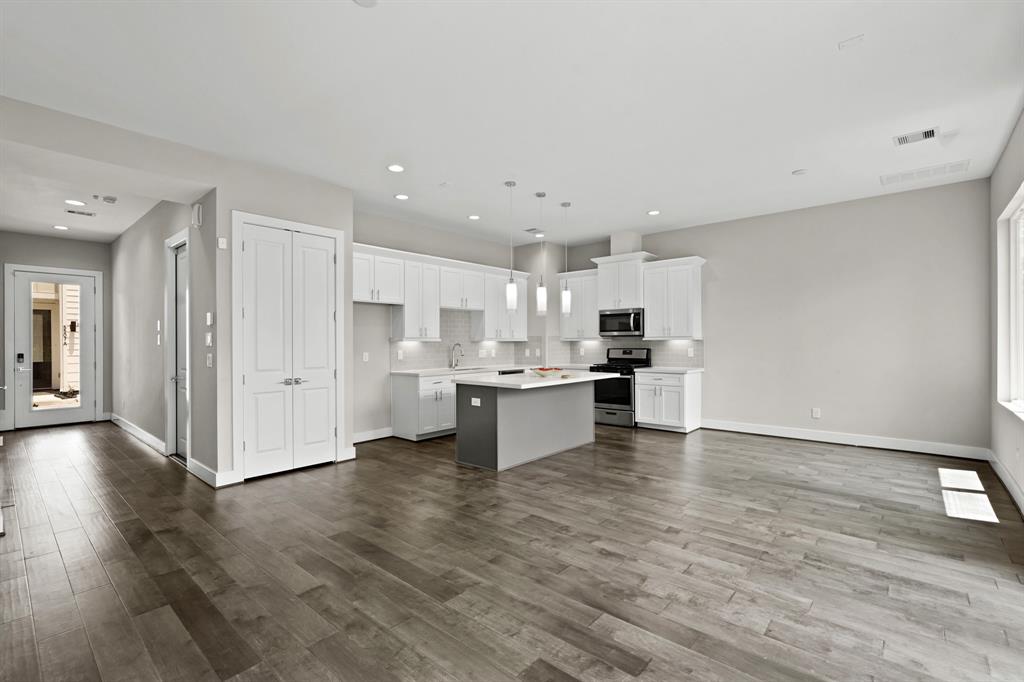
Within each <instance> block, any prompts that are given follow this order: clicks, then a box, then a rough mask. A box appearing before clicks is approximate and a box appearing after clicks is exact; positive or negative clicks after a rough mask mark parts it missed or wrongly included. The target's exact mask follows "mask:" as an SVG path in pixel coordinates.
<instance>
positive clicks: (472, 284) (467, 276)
mask: <svg viewBox="0 0 1024 682" xmlns="http://www.w3.org/2000/svg"><path fill="white" fill-rule="evenodd" d="M484 289H485V286H484V275H483V273H480V272H464V273H462V296H463V298H465V299H466V308H468V309H469V310H483V309H484V301H485V300H486V292H485V291H484Z"/></svg>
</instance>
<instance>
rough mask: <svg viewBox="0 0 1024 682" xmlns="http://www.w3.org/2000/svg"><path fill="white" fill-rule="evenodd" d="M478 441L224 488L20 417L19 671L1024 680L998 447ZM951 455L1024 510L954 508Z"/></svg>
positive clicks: (1013, 553) (16, 447)
mask: <svg viewBox="0 0 1024 682" xmlns="http://www.w3.org/2000/svg"><path fill="white" fill-rule="evenodd" d="M453 450H454V440H453V439H452V438H444V439H439V440H435V441H428V442H425V443H420V444H413V443H407V442H405V441H400V440H395V439H386V440H380V441H376V442H373V443H367V444H364V445H360V446H359V450H358V452H359V458H358V460H357V461H355V462H346V463H343V464H339V465H330V466H325V467H319V468H315V469H310V470H307V471H304V472H297V473H292V474H286V475H281V476H276V477H270V478H265V479H262V480H257V481H255V482H251V483H247V484H245V485H243V486H236V487H234V488H228V489H224V490H221V491H218V492H214V491H213V490H211V489H210V488H208V487H207V486H206V485H204V484H203V483H201V482H200V481H199V480H197V479H195V478H193V477H192V476H190V475H189V474H187V473H186V472H185V471H184V470H183V469H182V468H181V467H180V466H179V465H177V464H175V463H173V462H171V461H169V460H167V459H165V458H163V457H161V456H159V455H157V454H155V453H154V452H152V451H151V450H149V449H147V448H146V447H145V446H143V445H141V444H140V443H138V442H137V441H135V440H133V439H132V438H131V437H130V436H128V435H127V434H126V433H124V432H123V431H120V430H118V429H117V428H115V427H113V426H111V425H109V424H92V425H88V426H83V427H72V428H59V429H42V430H33V431H24V432H17V433H14V434H7V445H6V446H5V447H3V448H0V484H2V486H3V488H2V490H0V495H2V503H3V505H4V509H3V513H4V518H5V521H6V524H7V536H6V537H3V538H0V617H2V621H3V623H2V625H0V677H2V679H4V680H17V681H18V682H24V681H27V680H35V679H39V678H42V679H64V680H90V679H104V680H115V679H117V680H145V679H162V680H182V681H186V680H188V681H191V680H216V679H232V680H286V681H293V680H306V679H310V680H321V679H343V680H415V681H417V682H420V681H423V680H482V681H488V680H511V679H520V680H573V679H581V680H626V679H631V678H636V679H639V680H688V679H693V680H728V681H740V680H751V679H757V680H812V679H822V680H924V679H941V680H972V681H974V680H988V679H996V680H1021V679H1022V678H1024V583H1022V580H1024V579H1022V575H1024V525H1022V522H1021V518H1020V516H1019V514H1018V512H1017V510H1016V508H1015V507H1013V505H1012V503H1011V502H1010V499H1009V497H1008V495H1007V493H1006V492H1005V491H1004V490H1003V488H1002V487H1001V486H1000V484H999V483H998V482H997V480H996V478H995V476H994V474H993V473H992V471H991V469H990V468H989V467H988V465H987V464H982V463H976V462H970V461H966V460H954V459H945V458H939V457H931V456H925V455H914V454H906V453H896V452H885V451H878V450H870V449H860V448H851V447H842V446H831V445H823V444H817V443H806V442H799V441H789V440H781V439H772V438H764V437H758V436H746V435H739V434H729V433H723V432H713V431H698V432H695V433H693V434H691V435H689V436H682V435H678V434H670V433H661V432H656V431H646V430H644V431H632V430H627V429H616V428H611V427H605V428H599V431H598V440H597V443H596V444H593V445H590V446H585V447H582V448H578V449H576V450H573V451H570V452H566V453H563V454H561V455H558V456H555V457H552V458H549V459H546V460H543V461H540V462H536V463H532V464H528V465H525V466H522V467H520V468H518V469H514V470H511V471H508V472H504V473H502V474H500V475H495V474H490V473H486V472H481V471H476V470H470V469H464V468H459V467H456V466H455V465H454V464H453V463H452V458H453ZM938 467H948V468H968V469H975V470H977V471H978V473H979V474H980V476H981V480H982V481H983V482H984V485H985V488H986V490H987V491H988V493H989V495H990V497H991V500H992V503H993V505H994V507H995V509H996V511H997V513H998V515H999V518H1000V521H1001V522H1000V523H999V524H990V523H983V522H977V521H965V520H958V519H951V518H948V517H947V516H946V515H945V513H944V508H943V504H942V494H941V490H940V486H939V479H938V475H937V468H938ZM12 503H14V506H8V505H11V504H12Z"/></svg>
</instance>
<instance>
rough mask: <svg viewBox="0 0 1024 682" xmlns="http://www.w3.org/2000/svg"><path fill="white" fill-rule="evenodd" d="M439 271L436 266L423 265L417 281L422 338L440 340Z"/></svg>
mask: <svg viewBox="0 0 1024 682" xmlns="http://www.w3.org/2000/svg"><path fill="white" fill-rule="evenodd" d="M440 278H441V269H440V268H439V267H438V266H436V265H429V264H424V265H423V272H422V273H421V275H420V280H419V287H420V291H419V304H420V324H422V325H423V338H426V339H439V338H441V279H440Z"/></svg>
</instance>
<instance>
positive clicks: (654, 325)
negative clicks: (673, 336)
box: [644, 268, 675, 338]
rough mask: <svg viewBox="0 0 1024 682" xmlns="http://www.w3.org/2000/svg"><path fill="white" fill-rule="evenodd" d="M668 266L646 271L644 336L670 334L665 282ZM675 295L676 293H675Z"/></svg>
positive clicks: (657, 336)
mask: <svg viewBox="0 0 1024 682" xmlns="http://www.w3.org/2000/svg"><path fill="white" fill-rule="evenodd" d="M667 278H668V270H667V269H666V268H649V269H647V270H645V271H644V336H645V337H646V338H661V337H664V336H668V335H669V334H668V326H669V322H668V320H669V315H668V310H667V307H668V297H667V296H666V288H665V282H666V281H667ZM673 296H675V294H673Z"/></svg>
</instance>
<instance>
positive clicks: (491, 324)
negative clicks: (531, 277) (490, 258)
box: [470, 275, 527, 341]
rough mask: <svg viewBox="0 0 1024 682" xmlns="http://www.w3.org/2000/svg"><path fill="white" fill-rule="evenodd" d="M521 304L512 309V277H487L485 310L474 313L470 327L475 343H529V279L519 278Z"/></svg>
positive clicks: (518, 291) (518, 299)
mask: <svg viewBox="0 0 1024 682" xmlns="http://www.w3.org/2000/svg"><path fill="white" fill-rule="evenodd" d="M514 280H515V283H516V291H517V302H518V305H517V307H516V310H515V311H512V312H510V311H509V310H508V306H507V302H506V300H505V285H506V284H507V283H508V277H507V276H502V275H487V276H486V279H485V282H484V309H483V311H482V312H478V313H474V315H473V319H472V323H471V326H470V336H471V338H472V340H473V341H526V324H527V316H526V306H527V301H526V281H527V280H526V278H525V277H515V278H514Z"/></svg>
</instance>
